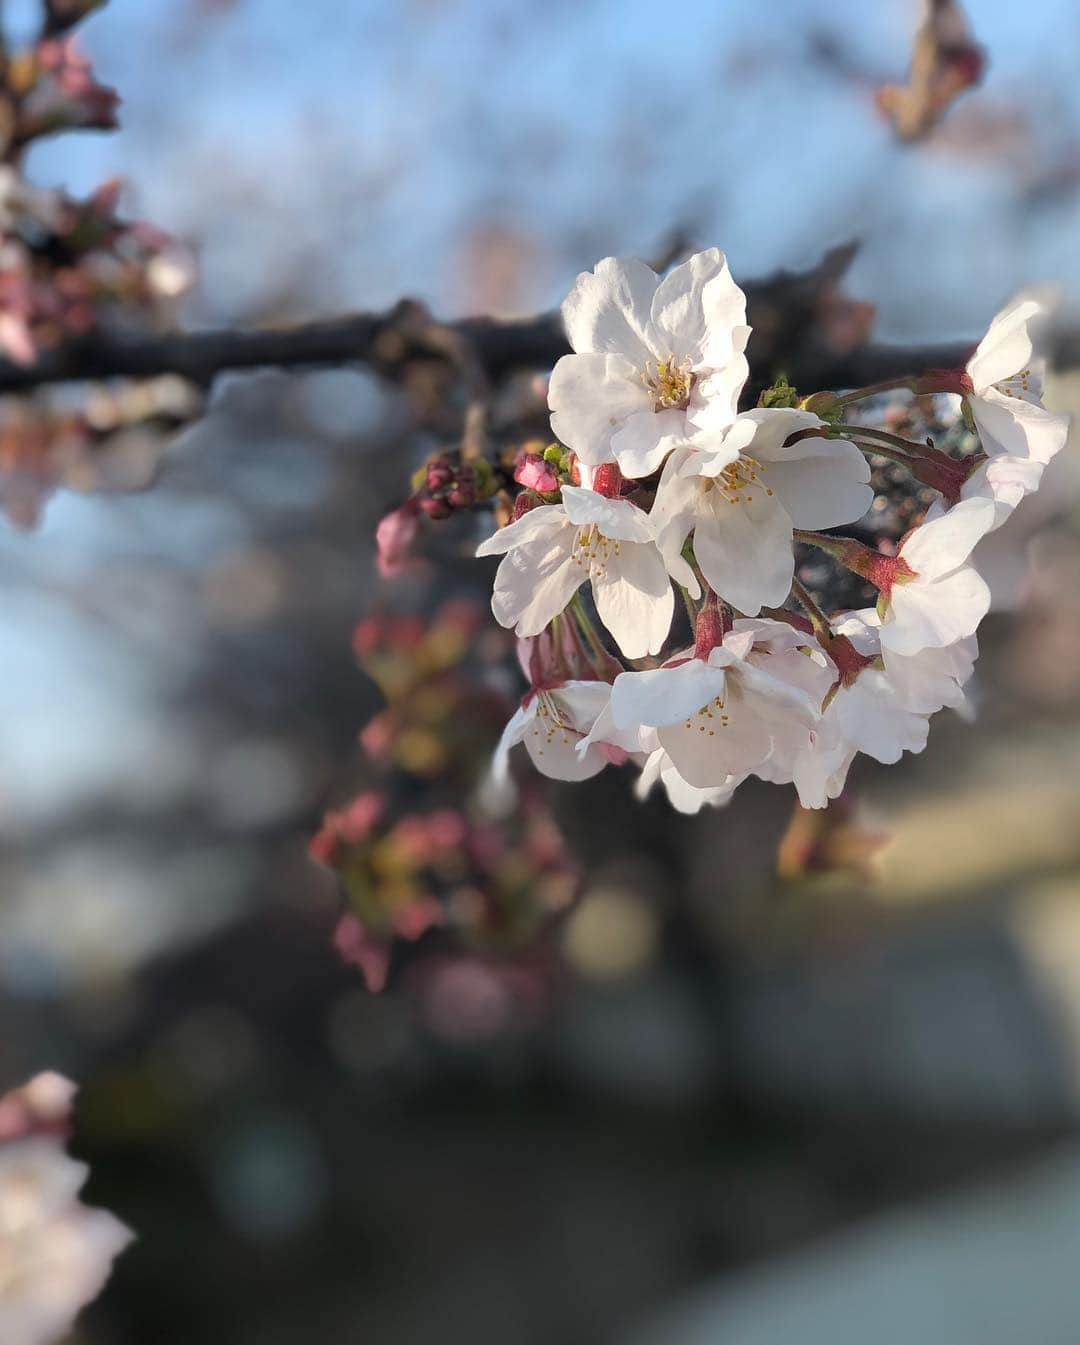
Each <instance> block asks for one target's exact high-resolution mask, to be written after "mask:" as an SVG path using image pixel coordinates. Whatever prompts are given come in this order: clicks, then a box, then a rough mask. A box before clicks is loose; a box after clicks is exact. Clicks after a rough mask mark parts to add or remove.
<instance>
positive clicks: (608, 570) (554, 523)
mask: <svg viewBox="0 0 1080 1345" xmlns="http://www.w3.org/2000/svg"><path fill="white" fill-rule="evenodd" d="M476 554H477V555H478V556H491V555H503V556H504V559H503V561H502V563H501V564H500V565H499V569H498V572H497V574H496V576H495V591H494V593H493V595H492V599H491V608H492V611H493V612H494V613H495V619H496V620H497V621H498V622H499V624H500V625H502V626H508V627H509V626H512V627H514V628H515V629H516V630H517V633H518V635H521V636H529V635H538V634H539V633H540V632H541V631H542V630H543V629H544V627H545V626H547V624H548V623H549V622H550V621H551V620H552V618H553V617H556V616H558V614H559V613H560V612H561V611H562V610H563V609H564V608H565V607H566V604H567V603H568V602H569V601H570V599H571V598H572V597H573V596H574V594H575V593H576V592H577V590H578V589H579V588H580V587H581V585H582V584H584V583H585V582H586V581H588V582H590V583H591V584H592V594H593V601H594V603H595V604H596V611H597V614H598V615H599V617H600V620H601V621H602V622H603V623H604V625H605V626H606V627H607V629H608V630H609V631H610V632H611V634H612V636H613V637H614V639H615V641H616V642H617V643H618V645H619V648H620V649H621V650H622V652H623V653H624V654H625V655H626V657H627V658H643V657H644V656H645V655H646V654H656V653H658V652H659V651H660V648H661V646H662V645H663V643H664V641H665V639H666V638H667V634H668V631H669V629H670V628H671V618H672V614H673V613H674V610H675V596H674V593H673V592H672V588H671V583H670V580H669V579H668V574H667V569H666V567H665V565H664V561H663V559H662V557H661V555H660V552H659V550H658V549H657V546H656V542H655V540H654V537H653V532H652V525H651V523H650V522H649V517H648V515H647V514H646V513H645V512H644V511H643V510H641V509H639V508H638V507H637V505H635V504H632V503H631V502H630V501H629V500H620V499H608V498H607V497H606V496H604V495H601V494H599V493H598V492H596V491H593V490H588V489H586V488H584V487H581V486H564V487H563V491H562V503H561V504H546V505H539V506H538V507H536V508H535V509H531V510H529V512H528V513H526V514H523V515H522V517H521V518H519V519H517V521H516V522H514V523H510V524H508V525H507V526H506V527H505V528H500V529H499V531H498V532H496V533H495V534H494V536H492V537H489V538H488V539H487V541H486V542H483V543H482V544H481V545H480V546H479V547H478V548H477V552H476Z"/></svg>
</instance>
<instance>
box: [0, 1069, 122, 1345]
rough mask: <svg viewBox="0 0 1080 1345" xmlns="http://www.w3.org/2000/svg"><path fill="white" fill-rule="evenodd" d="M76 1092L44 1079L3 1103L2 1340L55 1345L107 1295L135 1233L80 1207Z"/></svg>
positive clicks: (83, 1171)
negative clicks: (71, 1149) (73, 1129)
mask: <svg viewBox="0 0 1080 1345" xmlns="http://www.w3.org/2000/svg"><path fill="white" fill-rule="evenodd" d="M74 1096H75V1086H74V1084H71V1083H69V1082H68V1081H67V1080H66V1079H63V1078H61V1077H60V1076H59V1075H57V1074H39V1075H38V1076H37V1077H36V1078H34V1079H31V1080H30V1082H29V1083H28V1084H25V1085H24V1086H23V1087H22V1088H19V1089H16V1090H14V1091H13V1092H11V1093H8V1094H6V1095H5V1096H3V1097H0V1339H2V1340H3V1341H4V1342H5V1345H54V1342H55V1341H58V1340H59V1339H60V1338H61V1337H66V1335H67V1333H68V1332H69V1331H70V1330H71V1327H72V1325H73V1323H74V1321H75V1317H76V1316H77V1314H78V1313H79V1311H80V1310H81V1309H82V1308H83V1307H84V1306H85V1305H86V1304H87V1303H88V1302H90V1300H91V1299H92V1298H94V1297H96V1296H97V1294H98V1293H99V1292H100V1291H101V1287H102V1285H103V1284H104V1283H105V1281H106V1280H107V1279H108V1276H109V1272H110V1270H111V1268H112V1262H113V1259H114V1258H115V1257H116V1256H117V1255H119V1253H120V1252H122V1251H123V1249H124V1248H125V1247H126V1246H127V1244H128V1243H129V1242H130V1241H131V1234H130V1233H129V1232H128V1230H127V1229H126V1228H125V1227H124V1226H123V1224H121V1223H120V1222H119V1221H118V1220H117V1219H115V1218H114V1217H113V1216H112V1215H111V1214H109V1213H108V1212H107V1211H105V1210H96V1209H88V1208H87V1206H85V1205H84V1204H83V1203H82V1202H81V1201H80V1200H79V1191H80V1189H81V1187H82V1185H83V1183H84V1182H85V1181H86V1177H87V1168H86V1166H85V1164H83V1163H77V1162H76V1161H75V1160H74V1159H73V1158H71V1157H69V1155H68V1154H67V1153H66V1152H65V1148H64V1144H65V1140H66V1136H67V1130H68V1125H69V1118H70V1111H71V1104H72V1101H73V1098H74Z"/></svg>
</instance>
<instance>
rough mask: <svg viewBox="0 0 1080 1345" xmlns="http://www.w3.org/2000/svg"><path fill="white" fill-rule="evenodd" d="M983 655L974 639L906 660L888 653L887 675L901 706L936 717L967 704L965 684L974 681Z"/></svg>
mask: <svg viewBox="0 0 1080 1345" xmlns="http://www.w3.org/2000/svg"><path fill="white" fill-rule="evenodd" d="M978 654H979V646H978V641H977V640H976V638H975V637H974V636H973V635H972V636H969V637H968V638H967V639H966V640H958V641H957V642H956V644H952V645H948V646H946V647H945V648H944V649H922V650H920V651H919V653H917V654H914V655H911V656H905V655H903V654H897V653H896V652H895V650H892V649H887V650H886V651H885V673H886V675H887V677H888V679H889V681H890V682H891V683H892V685H893V687H894V688H895V690H896V695H897V698H898V699H899V701H900V703H901V704H902V705H904V706H905V707H906V708H907V709H909V710H914V711H915V712H916V713H917V714H924V715H932V714H936V713H937V712H938V710H941V709H943V708H944V707H945V706H949V707H950V708H951V709H954V710H957V709H960V708H961V707H962V706H963V705H964V704H965V703H966V699H967V698H966V696H965V694H964V689H963V688H964V683H965V682H967V680H968V679H969V678H970V676H971V673H972V670H973V669H974V666H975V660H976V658H977V657H978Z"/></svg>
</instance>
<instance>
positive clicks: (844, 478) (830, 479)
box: [750, 439, 874, 528]
mask: <svg viewBox="0 0 1080 1345" xmlns="http://www.w3.org/2000/svg"><path fill="white" fill-rule="evenodd" d="M750 451H751V452H753V448H752V447H751V450H750ZM763 465H764V467H765V470H764V472H763V473H762V480H763V481H764V483H765V484H766V485H767V486H769V487H770V489H772V490H774V491H775V492H776V495H777V498H778V499H779V500H780V501H781V503H782V504H783V505H784V508H785V509H786V510H787V512H788V514H789V515H790V516H791V521H792V522H793V523H794V524H795V526H796V527H797V528H835V527H838V526H839V525H840V524H842V523H853V522H855V520H856V519H859V518H862V516H863V514H865V513H866V511H867V510H868V509H869V508H870V506H871V505H872V504H873V502H874V492H873V491H872V490H871V488H870V486H869V485H868V484H867V482H869V480H870V465H869V463H868V462H867V461H866V459H865V458H864V457H863V455H862V454H861V453H860V452H859V450H858V449H857V448H856V447H855V445H854V444H849V443H846V442H844V441H843V440H840V439H803V440H800V442H799V443H797V444H794V445H792V447H791V448H790V449H781V450H780V452H779V454H778V455H777V456H776V457H775V458H772V459H771V460H769V462H768V463H767V464H763Z"/></svg>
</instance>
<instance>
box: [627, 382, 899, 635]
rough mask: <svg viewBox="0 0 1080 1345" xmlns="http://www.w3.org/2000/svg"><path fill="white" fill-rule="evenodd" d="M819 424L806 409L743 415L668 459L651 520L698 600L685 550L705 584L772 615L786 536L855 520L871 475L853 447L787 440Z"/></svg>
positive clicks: (789, 559)
mask: <svg viewBox="0 0 1080 1345" xmlns="http://www.w3.org/2000/svg"><path fill="white" fill-rule="evenodd" d="M822 426H823V422H822V421H821V420H820V419H819V418H818V417H817V416H815V415H813V414H812V413H811V412H809V411H801V410H797V409H794V408H792V409H787V408H779V407H778V408H772V409H759V410H754V411H746V412H744V413H743V414H741V415H739V416H737V417H736V418H735V420H734V421H733V422H732V423H731V425H730V426H729V427H728V428H727V429H726V430H725V431H724V432H723V433H720V434H718V435H716V436H714V437H713V439H712V440H711V446H710V447H707V448H704V449H694V448H692V447H689V446H687V447H684V448H681V449H677V450H676V451H675V452H674V453H672V455H671V456H670V457H669V458H668V460H667V462H666V463H665V465H664V471H663V474H662V476H661V478H660V484H659V487H658V489H657V493H656V500H655V502H654V504H653V508H652V511H651V514H650V517H651V518H652V520H653V526H654V529H655V532H656V538H657V544H658V545H659V547H660V550H661V552H662V554H663V556H664V560H665V563H666V564H667V566H668V570H669V572H670V574H671V576H672V578H674V579H675V580H676V581H677V582H678V583H680V584H682V585H683V586H684V587H685V588H687V589H689V591H690V593H691V594H692V595H693V596H694V597H696V596H697V594H698V584H697V580H696V578H695V577H694V574H693V571H692V570H691V569H690V567H689V565H688V564H687V563H686V561H685V560H684V559H683V556H682V548H683V545H684V543H685V541H686V538H687V537H688V536H689V534H690V533H691V532H693V534H694V556H695V558H696V560H697V562H698V564H699V565H700V567H701V572H702V574H703V575H704V576H705V578H706V580H707V581H708V582H709V584H710V586H711V587H712V588H713V589H714V590H715V591H716V592H717V593H718V594H719V595H720V596H721V597H722V598H724V599H725V600H726V601H728V602H730V603H731V604H732V605H733V606H734V607H736V608H738V609H739V610H740V611H742V612H745V613H747V614H748V615H750V616H753V615H755V614H756V613H757V612H758V611H760V610H761V608H762V607H778V606H779V605H780V604H781V603H783V601H784V599H785V598H786V597H787V595H788V593H789V592H790V590H791V580H792V577H793V574H794V560H793V555H792V530H793V528H815V529H819V528H831V527H836V526H838V525H839V524H841V523H850V522H852V521H853V520H854V519H857V518H860V517H861V516H862V515H863V514H864V513H865V512H866V511H867V509H868V508H869V507H870V504H871V502H872V501H873V491H872V490H871V488H870V486H869V484H868V483H869V481H870V468H869V465H868V464H867V462H866V459H865V458H864V457H863V455H862V453H861V452H860V451H859V450H858V448H856V447H855V445H854V444H850V443H847V442H846V441H844V440H839V439H825V438H823V437H820V436H816V435H815V436H812V437H810V438H806V439H800V440H799V441H798V442H796V443H794V444H792V445H791V446H790V447H785V446H784V443H785V440H786V439H788V438H789V437H790V436H791V435H792V434H795V433H797V432H799V431H801V430H813V429H817V428H820V427H822Z"/></svg>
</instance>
